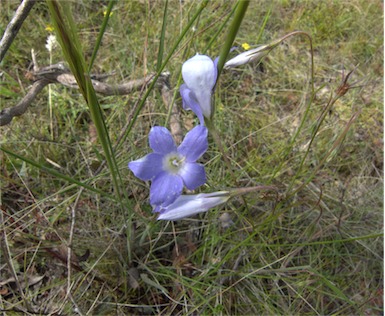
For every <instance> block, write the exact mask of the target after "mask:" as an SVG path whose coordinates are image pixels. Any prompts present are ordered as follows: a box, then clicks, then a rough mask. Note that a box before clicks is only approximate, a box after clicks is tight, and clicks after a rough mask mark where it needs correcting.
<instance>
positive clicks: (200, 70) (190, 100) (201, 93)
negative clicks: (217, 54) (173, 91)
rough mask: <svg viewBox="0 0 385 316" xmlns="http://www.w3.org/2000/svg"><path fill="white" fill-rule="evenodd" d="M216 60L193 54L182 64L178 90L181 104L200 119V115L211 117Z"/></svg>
mask: <svg viewBox="0 0 385 316" xmlns="http://www.w3.org/2000/svg"><path fill="white" fill-rule="evenodd" d="M217 76H218V72H217V60H215V61H213V60H212V59H211V58H210V57H208V56H206V55H199V54H197V55H195V56H194V57H192V58H190V59H189V60H187V61H186V62H185V63H184V64H183V66H182V77H183V80H184V84H182V85H181V87H180V91H181V95H182V99H183V105H184V107H185V108H186V109H192V110H193V111H194V112H195V114H197V116H198V117H199V119H200V120H202V115H203V116H204V117H206V118H208V119H210V117H211V111H212V109H211V95H212V93H213V89H214V87H215V83H216V81H217ZM197 112H198V113H197Z"/></svg>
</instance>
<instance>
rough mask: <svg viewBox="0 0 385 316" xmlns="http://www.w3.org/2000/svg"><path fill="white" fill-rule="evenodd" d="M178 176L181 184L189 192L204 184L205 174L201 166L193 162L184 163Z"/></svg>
mask: <svg viewBox="0 0 385 316" xmlns="http://www.w3.org/2000/svg"><path fill="white" fill-rule="evenodd" d="M179 175H180V176H181V177H182V179H183V183H184V185H185V186H186V188H187V189H189V190H195V189H196V188H197V187H200V186H201V185H202V184H205V182H206V172H205V168H204V166H203V165H201V164H198V163H195V162H186V163H185V164H184V166H183V168H182V169H181V170H179Z"/></svg>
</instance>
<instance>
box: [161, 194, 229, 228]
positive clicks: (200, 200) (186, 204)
mask: <svg viewBox="0 0 385 316" xmlns="http://www.w3.org/2000/svg"><path fill="white" fill-rule="evenodd" d="M230 197H231V195H230V192H229V191H219V192H212V193H201V194H194V195H181V196H179V197H178V198H177V199H176V200H175V202H174V203H172V204H170V205H168V206H166V207H164V208H162V207H156V208H155V209H154V212H159V213H160V214H159V216H158V220H160V219H162V220H168V221H175V220H178V219H182V218H185V217H189V216H192V215H195V214H198V213H202V212H207V211H208V210H209V209H210V208H213V207H215V206H217V205H220V204H223V203H226V202H227V200H228V199H229V198H230Z"/></svg>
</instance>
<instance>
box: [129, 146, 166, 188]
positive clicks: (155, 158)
mask: <svg viewBox="0 0 385 316" xmlns="http://www.w3.org/2000/svg"><path fill="white" fill-rule="evenodd" d="M162 160H163V155H161V154H157V153H151V154H148V155H146V156H144V157H142V158H140V159H138V160H134V161H131V162H129V163H128V168H129V169H130V170H131V171H132V172H133V173H134V175H135V176H136V177H137V178H139V179H140V180H143V181H147V180H151V179H153V178H155V177H156V176H157V175H158V174H159V173H161V172H162V171H163V168H162V166H163V165H162V164H163V162H162Z"/></svg>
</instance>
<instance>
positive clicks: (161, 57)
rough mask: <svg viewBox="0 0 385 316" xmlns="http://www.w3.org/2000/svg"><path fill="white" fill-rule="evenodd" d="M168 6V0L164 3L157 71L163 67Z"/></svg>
mask: <svg viewBox="0 0 385 316" xmlns="http://www.w3.org/2000/svg"><path fill="white" fill-rule="evenodd" d="M167 6H168V0H166V1H165V3H164V12H163V23H162V30H161V32H160V41H159V49H158V60H157V63H156V70H157V71H159V69H160V68H161V67H162V59H163V50H164V40H165V35H166V20H167Z"/></svg>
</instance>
